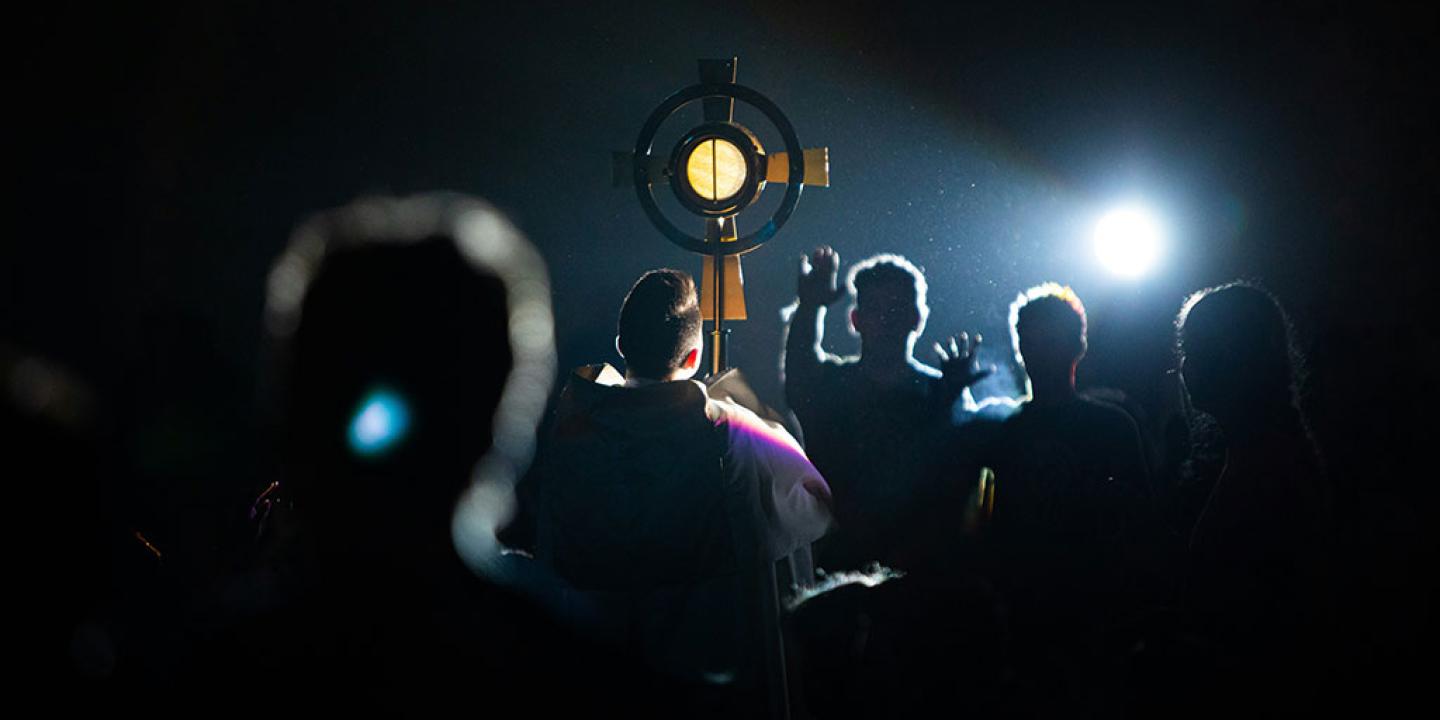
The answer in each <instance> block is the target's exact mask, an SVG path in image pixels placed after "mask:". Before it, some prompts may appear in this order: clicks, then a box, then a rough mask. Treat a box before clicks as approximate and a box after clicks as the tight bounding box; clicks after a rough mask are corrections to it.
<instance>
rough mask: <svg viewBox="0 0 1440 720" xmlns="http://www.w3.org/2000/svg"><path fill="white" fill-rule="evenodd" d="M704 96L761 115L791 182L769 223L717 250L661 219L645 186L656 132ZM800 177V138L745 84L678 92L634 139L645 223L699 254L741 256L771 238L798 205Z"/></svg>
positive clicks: (638, 192) (706, 85)
mask: <svg viewBox="0 0 1440 720" xmlns="http://www.w3.org/2000/svg"><path fill="white" fill-rule="evenodd" d="M706 97H728V98H733V99H735V100H739V101H740V102H743V103H745V104H747V105H750V106H751V107H753V108H755V109H757V110H759V111H760V112H761V113H762V114H763V115H765V118H766V119H767V120H769V121H770V123H771V124H772V125H774V126H775V129H776V130H778V131H780V138H781V139H782V140H783V141H784V143H785V151H786V152H787V153H788V160H789V171H790V175H789V177H790V182H789V183H788V184H787V185H786V186H785V196H784V197H783V198H781V200H780V207H778V208H776V210H775V213H774V214H773V215H771V216H770V219H769V220H768V221H767V222H766V223H765V224H764V225H763V226H761V227H760V228H759V229H757V230H755V231H754V232H752V233H749V234H747V235H745V236H743V237H740V238H737V239H735V240H734V241H733V242H726V243H718V245H719V246H720V247H718V248H717V247H715V246H716V244H717V243H708V242H705V238H703V237H697V236H695V235H691V234H689V233H687V232H685V231H684V230H681V229H680V228H679V227H677V226H676V225H675V223H673V222H671V221H670V219H669V218H667V217H665V214H664V213H662V212H661V211H660V206H659V205H657V204H656V203H655V193H654V186H653V183H652V182H651V181H650V173H649V170H648V166H649V163H648V160H649V157H650V150H651V145H652V144H653V143H654V141H655V133H656V132H658V131H659V130H660V125H661V124H662V123H664V122H665V119H666V118H668V117H670V116H671V115H672V114H674V113H675V111H676V110H679V109H680V108H682V107H684V106H685V105H688V104H690V103H692V102H694V101H696V100H699V99H701V98H706ZM760 171H761V172H763V171H764V168H760ZM804 177H805V151H804V148H802V147H800V139H799V138H798V137H796V135H795V128H794V127H793V126H792V125H791V124H790V120H789V119H787V118H786V117H785V114H784V113H782V112H780V108H779V107H778V106H777V105H775V103H773V102H771V101H770V99H769V98H767V97H765V96H764V95H761V94H760V93H758V92H756V91H754V90H751V89H750V88H748V87H745V86H744V85H735V84H731V83H701V84H699V85H691V86H690V87H687V88H683V89H681V90H679V91H677V92H676V93H675V94H673V95H671V96H670V97H668V98H666V99H665V101H664V102H662V103H660V106H659V107H657V108H655V111H654V112H652V113H650V117H649V119H647V120H646V121H645V124H644V125H643V126H642V127H641V128H640V136H639V137H638V138H637V139H636V140H635V193H636V195H638V196H639V198H640V206H641V207H642V208H644V209H645V214H646V215H647V216H648V217H649V218H650V222H651V223H653V224H654V225H655V227H657V228H659V229H660V232H662V233H664V235H665V237H667V238H669V240H670V242H673V243H675V244H676V245H679V246H680V247H682V248H684V249H686V250H689V251H691V252H695V253H700V254H702V255H740V254H742V253H747V252H750V251H751V250H754V249H755V248H757V247H760V246H761V245H763V244H765V243H766V242H767V241H769V240H770V238H772V237H774V236H775V233H776V231H778V230H779V229H780V228H781V226H783V225H784V224H785V222H786V221H787V220H789V219H790V215H791V213H793V212H795V205H796V204H797V203H799V202H800V190H801V189H802V188H803V187H804V184H803V183H802V182H800V180H801V179H803V178H804Z"/></svg>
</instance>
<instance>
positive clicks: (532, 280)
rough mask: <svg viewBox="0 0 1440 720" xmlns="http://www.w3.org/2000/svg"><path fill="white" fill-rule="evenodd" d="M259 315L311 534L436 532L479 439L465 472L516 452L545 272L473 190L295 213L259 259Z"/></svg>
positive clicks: (410, 536) (544, 350) (547, 369)
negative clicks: (263, 265)
mask: <svg viewBox="0 0 1440 720" xmlns="http://www.w3.org/2000/svg"><path fill="white" fill-rule="evenodd" d="M267 320H268V323H269V329H270V331H271V334H272V336H273V337H274V338H275V339H276V340H277V344H278V349H279V350H280V360H281V363H282V378H283V382H284V387H283V389H282V396H283V401H282V404H283V406H282V407H283V412H284V417H283V420H282V423H283V425H284V430H285V432H284V436H283V437H284V439H285V442H286V444H287V451H288V452H287V458H288V462H287V465H288V473H287V475H288V476H289V477H290V478H291V483H290V484H291V488H292V492H293V494H294V497H295V499H296V502H297V507H298V508H299V509H300V511H301V513H302V517H303V518H305V521H306V522H307V523H309V525H310V527H311V528H312V530H313V531H314V532H315V534H316V536H317V539H318V540H320V541H321V542H322V543H336V544H353V545H354V546H355V549H356V552H357V553H359V554H378V553H382V552H386V551H385V550H382V548H393V549H394V550H393V551H394V552H400V551H402V550H404V549H406V548H411V547H413V546H414V545H415V544H417V543H424V544H427V545H429V546H430V547H438V546H439V545H440V544H441V543H442V542H444V541H448V540H449V538H450V537H451V532H452V516H453V515H454V510H455V504H456V501H457V498H459V497H460V495H461V493H462V491H464V490H466V489H467V488H468V487H469V486H470V482H471V479H472V473H474V472H475V470H476V467H477V464H478V463H480V461H481V459H482V457H483V458H486V460H487V464H486V465H485V466H484V467H485V468H487V469H488V475H487V474H486V473H480V474H479V475H480V476H478V477H477V478H476V479H477V480H479V481H481V482H482V483H483V482H484V481H494V482H500V483H502V484H503V483H506V482H510V481H512V480H513V474H514V473H515V472H518V468H517V467H516V466H523V464H524V463H525V462H527V461H528V452H529V450H530V443H531V442H533V433H534V429H535V424H536V421H537V420H538V418H539V414H540V412H541V410H542V408H543V406H544V403H545V396H546V394H547V393H548V390H549V383H550V381H551V379H552V375H553V372H554V370H553V369H554V355H553V337H552V328H551V319H550V307H549V287H548V282H547V280H546V277H545V272H544V266H543V264H542V263H541V261H540V259H539V256H538V255H537V254H536V253H535V252H534V250H533V248H531V247H530V246H529V244H528V243H527V242H526V241H525V240H524V238H522V237H521V236H520V234H519V232H518V231H516V230H515V228H514V227H512V226H511V225H510V224H509V222H507V221H506V220H505V219H504V218H503V217H502V216H501V215H500V214H499V213H498V212H497V211H496V210H494V209H493V208H492V207H490V206H489V205H488V204H485V203H483V202H481V201H478V200H474V199H469V198H464V197H460V196H454V195H426V196H418V197H413V198H406V199H373V200H364V201H360V202H357V203H355V204H353V205H350V206H348V207H345V208H342V209H339V210H336V211H332V212H328V213H324V214H321V215H319V216H317V217H315V218H313V219H311V220H309V221H307V222H306V223H304V224H303V225H302V226H300V228H299V229H298V230H297V231H296V233H295V235H294V239H293V241H292V242H291V244H290V246H289V248H288V249H287V250H286V252H285V254H284V255H283V256H282V257H281V258H280V260H279V261H278V262H277V263H276V265H275V267H274V269H273V270H272V272H271V274H270V287H269V302H268V307H267ZM507 475H508V476H510V477H506V476H507ZM498 495H504V497H499V496H498ZM498 495H497V498H496V499H494V501H493V502H494V503H496V504H501V503H503V502H504V501H506V500H508V495H505V494H504V493H499V494H498ZM490 509H491V510H494V511H495V512H501V511H502V510H505V509H507V508H499V507H492V508H490ZM501 514H503V513H501ZM497 522H498V520H497Z"/></svg>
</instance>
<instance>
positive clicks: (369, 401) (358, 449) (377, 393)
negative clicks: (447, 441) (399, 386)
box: [346, 388, 410, 458]
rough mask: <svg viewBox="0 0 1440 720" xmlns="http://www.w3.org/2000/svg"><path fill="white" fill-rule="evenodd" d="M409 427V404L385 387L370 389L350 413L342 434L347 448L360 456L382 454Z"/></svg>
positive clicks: (403, 435)
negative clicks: (347, 443)
mask: <svg viewBox="0 0 1440 720" xmlns="http://www.w3.org/2000/svg"><path fill="white" fill-rule="evenodd" d="M409 431H410V408H409V406H408V405H407V404H406V403H405V400H404V398H402V397H400V395H399V394H398V393H396V392H395V391H393V390H389V389H387V388H377V389H375V390H371V391H370V392H369V393H368V394H366V395H365V397H364V399H363V400H361V401H360V405H359V407H357V408H356V409H355V414H354V415H352V416H351V419H350V427H349V430H348V431H347V433H346V437H347V438H348V439H349V441H350V451H351V452H353V453H355V454H356V455H358V456H360V457H366V458H373V457H378V456H381V455H384V454H386V453H388V452H389V451H391V450H393V449H394V448H395V446H397V445H399V444H400V442H401V441H402V440H404V439H405V436H406V435H407V434H408V433H409Z"/></svg>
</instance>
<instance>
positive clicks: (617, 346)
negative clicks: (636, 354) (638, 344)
mask: <svg viewBox="0 0 1440 720" xmlns="http://www.w3.org/2000/svg"><path fill="white" fill-rule="evenodd" d="M615 352H617V353H620V357H622V358H623V357H625V348H623V347H620V336H619V335H616V336H615Z"/></svg>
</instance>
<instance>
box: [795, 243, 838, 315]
mask: <svg viewBox="0 0 1440 720" xmlns="http://www.w3.org/2000/svg"><path fill="white" fill-rule="evenodd" d="M839 275H840V255H838V254H837V253H836V252H835V251H834V250H833V249H831V248H830V246H828V245H821V246H820V247H817V248H815V252H813V253H811V255H810V257H801V258H800V277H799V279H798V280H797V282H796V285H797V289H798V292H799V295H800V304H802V305H819V306H824V305H829V304H831V303H833V302H835V301H836V300H839V299H840V296H841V295H842V294H843V291H842V290H841V289H840V288H839V287H838V286H837V280H838V278H839Z"/></svg>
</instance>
